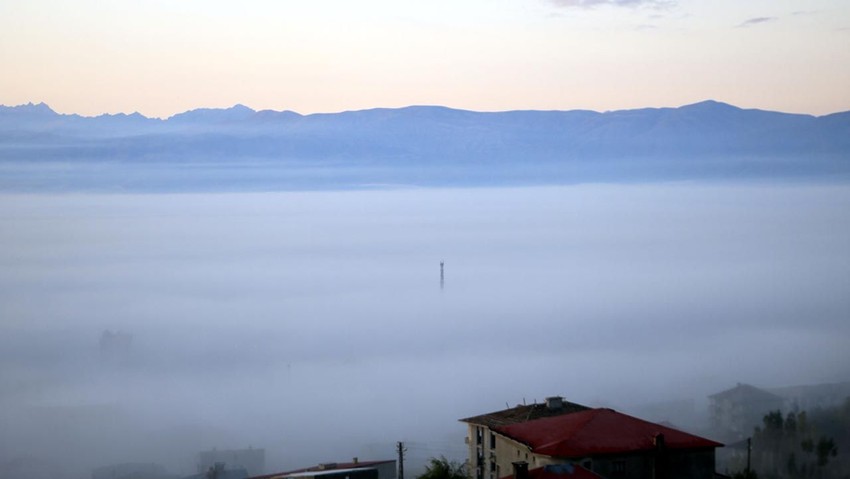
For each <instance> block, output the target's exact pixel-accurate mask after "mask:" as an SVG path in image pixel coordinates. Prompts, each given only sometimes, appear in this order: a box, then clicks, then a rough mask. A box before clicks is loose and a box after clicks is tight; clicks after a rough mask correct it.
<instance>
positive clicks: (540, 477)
mask: <svg viewBox="0 0 850 479" xmlns="http://www.w3.org/2000/svg"><path fill="white" fill-rule="evenodd" d="M502 479H514V476H513V474H511V475H510V476H505V477H503V478H502ZM528 479H604V478H603V477H602V476H600V475H599V474H596V473H594V472H591V471H589V470H587V469H585V468H583V467H581V466H579V465H578V464H551V465H548V466H543V467H538V468H537V469H531V470H530V471H528Z"/></svg>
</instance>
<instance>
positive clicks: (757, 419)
mask: <svg viewBox="0 0 850 479" xmlns="http://www.w3.org/2000/svg"><path fill="white" fill-rule="evenodd" d="M708 399H709V401H710V403H709V415H710V417H711V428H712V430H713V431H714V432H715V433H716V434H719V437H722V438H723V439H725V440H735V439H743V438H745V437H748V436H750V435H752V433H753V429H754V428H755V427H756V426H759V425H761V424H762V418H764V415H765V414H767V413H769V412H770V411H776V410H782V409H783V406H784V405H785V400H784V399H783V398H782V397H781V396H777V395H776V394H773V393H770V392H768V391H765V390H764V389H759V388H757V387H755V386H751V385H749V384H740V383H738V385H737V386H735V387H734V388H732V389H727V390H725V391H721V392H719V393H717V394H712V395H711V396H709V397H708Z"/></svg>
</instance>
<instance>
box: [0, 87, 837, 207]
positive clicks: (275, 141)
mask: <svg viewBox="0 0 850 479" xmlns="http://www.w3.org/2000/svg"><path fill="white" fill-rule="evenodd" d="M0 173H2V174H0V189H2V190H7V191H9V190H16V191H17V190H39V191H41V190H131V191H134V190H156V191H161V190H166V191H182V190H222V189H223V190H287V189H327V188H362V187H376V186H386V185H414V186H480V185H500V186H503V185H527V184H564V183H578V182H633V181H671V180H700V179H711V180H713V179H724V180H725V179H815V180H840V181H843V180H845V179H847V178H848V173H850V112H842V113H835V114H831V115H825V116H811V115H801V114H788V113H780V112H772V111H764V110H754V109H742V108H738V107H735V106H732V105H729V104H726V103H721V102H717V101H704V102H700V103H696V104H692V105H686V106H682V107H678V108H644V109H636V110H619V111H610V112H595V111H587V110H572V111H505V112H474V111H467V110H457V109H451V108H446V107H439V106H411V107H406V108H395V109H387V108H377V109H370V110H360V111H348V112H342V113H328V114H311V115H301V114H298V113H295V112H291V111H272V110H262V111H255V110H253V109H251V108H248V107H246V106H243V105H236V106H234V107H231V108H227V109H197V110H191V111H187V112H185V113H180V114H177V115H174V116H172V117H170V118H168V119H156V118H147V117H145V116H143V115H140V114H138V113H134V114H131V115H126V114H117V115H101V116H96V117H84V116H79V115H65V114H59V113H56V112H55V111H53V110H52V109H51V108H50V107H49V106H47V105H45V104H43V103H40V104H27V105H21V106H14V107H7V106H0Z"/></svg>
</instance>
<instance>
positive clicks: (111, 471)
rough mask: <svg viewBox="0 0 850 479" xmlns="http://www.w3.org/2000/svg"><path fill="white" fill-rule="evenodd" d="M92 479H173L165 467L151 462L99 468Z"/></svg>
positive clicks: (93, 473)
mask: <svg viewBox="0 0 850 479" xmlns="http://www.w3.org/2000/svg"><path fill="white" fill-rule="evenodd" d="M91 477H92V479H167V478H171V477H172V476H169V475H168V473H166V471H165V467H163V466H160V465H159V464H154V463H151V462H127V463H123V464H113V465H111V466H103V467H98V468H97V469H95V470H94V471H92V473H91Z"/></svg>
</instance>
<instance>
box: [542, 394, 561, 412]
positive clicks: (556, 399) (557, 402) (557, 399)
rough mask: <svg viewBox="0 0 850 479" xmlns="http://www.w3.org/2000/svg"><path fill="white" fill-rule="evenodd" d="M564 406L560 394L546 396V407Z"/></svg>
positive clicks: (554, 408)
mask: <svg viewBox="0 0 850 479" xmlns="http://www.w3.org/2000/svg"><path fill="white" fill-rule="evenodd" d="M562 407H564V398H562V397H561V396H552V397H548V398H546V409H550V410H556V409H561V408H562Z"/></svg>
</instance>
